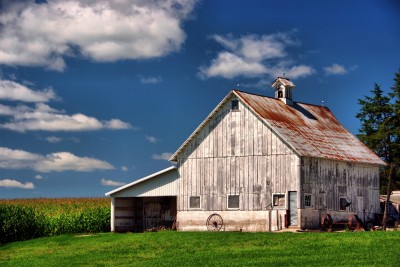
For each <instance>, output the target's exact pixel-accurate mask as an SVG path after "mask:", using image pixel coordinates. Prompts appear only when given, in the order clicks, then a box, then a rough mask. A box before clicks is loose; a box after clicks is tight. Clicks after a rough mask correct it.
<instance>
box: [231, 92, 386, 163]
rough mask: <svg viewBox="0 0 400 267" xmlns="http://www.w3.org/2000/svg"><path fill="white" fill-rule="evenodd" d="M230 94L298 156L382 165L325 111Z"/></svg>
mask: <svg viewBox="0 0 400 267" xmlns="http://www.w3.org/2000/svg"><path fill="white" fill-rule="evenodd" d="M233 93H234V94H235V95H236V96H237V97H238V98H239V99H240V100H241V101H242V102H243V103H245V104H246V105H247V106H248V107H249V108H250V109H251V110H253V112H254V113H255V114H257V115H258V116H259V118H260V119H262V120H263V121H264V122H265V123H266V124H267V125H269V126H270V127H271V129H272V130H273V131H274V132H275V133H276V134H277V135H278V136H279V137H280V138H281V139H282V140H283V141H284V142H285V143H286V144H287V145H288V146H290V147H291V148H292V149H293V150H294V151H295V152H296V153H297V154H298V155H300V156H307V157H317V158H327V159H333V160H341V161H350V162H362V163H370V164H379V165H385V162H384V161H383V160H381V159H380V158H379V157H378V156H377V155H376V154H375V153H374V152H372V151H371V150H370V149H369V148H368V147H367V146H365V145H364V144H363V143H362V142H361V141H360V140H359V139H358V138H357V137H355V136H354V135H353V134H351V133H350V132H349V131H348V130H347V129H346V128H344V127H343V126H342V125H341V124H340V122H339V121H338V120H337V119H336V118H335V116H334V115H333V113H332V112H331V111H330V110H329V108H327V107H323V106H317V105H311V104H304V103H298V102H294V103H293V105H286V104H285V103H283V102H282V101H281V100H279V99H276V98H270V97H266V96H260V95H254V94H249V93H245V92H241V91H236V90H234V91H233Z"/></svg>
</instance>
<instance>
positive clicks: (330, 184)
mask: <svg viewBox="0 0 400 267" xmlns="http://www.w3.org/2000/svg"><path fill="white" fill-rule="evenodd" d="M301 177H302V178H301V180H302V181H301V188H302V189H301V191H302V192H303V193H310V194H311V195H312V196H314V205H315V206H314V207H313V208H314V209H316V210H321V211H325V212H329V211H339V210H340V206H339V199H340V197H346V198H348V199H349V200H351V202H352V204H351V205H350V206H349V207H347V208H346V212H351V213H356V214H357V215H358V216H359V217H360V218H362V217H363V210H366V211H368V212H379V210H380V207H379V167H378V166H375V165H368V164H360V163H348V162H341V161H333V160H327V159H316V158H307V157H303V158H302V160H301ZM301 208H304V203H302V206H301Z"/></svg>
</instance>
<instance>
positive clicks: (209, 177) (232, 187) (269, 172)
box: [178, 101, 300, 211]
mask: <svg viewBox="0 0 400 267" xmlns="http://www.w3.org/2000/svg"><path fill="white" fill-rule="evenodd" d="M299 165H300V159H299V157H298V156H297V155H296V154H294V152H293V151H291V150H290V149H289V148H288V147H287V146H286V145H285V144H284V143H283V142H282V141H281V140H280V139H279V138H278V137H277V136H276V135H275V134H274V133H273V132H271V130H270V129H269V128H268V127H267V126H266V125H265V124H264V123H263V122H262V121H261V120H259V119H258V118H257V117H256V116H255V115H254V114H253V113H252V111H251V110H249V109H248V108H247V107H246V106H244V105H242V104H241V103H240V104H239V110H238V111H234V110H231V101H227V103H226V104H225V105H223V106H222V108H221V109H220V110H219V111H218V112H217V114H216V115H215V116H213V118H212V119H211V120H210V121H209V122H208V123H207V124H206V125H205V127H203V128H202V129H201V131H200V132H199V133H198V135H197V136H196V137H195V139H194V140H192V141H191V142H189V143H188V146H187V147H186V148H185V149H184V151H183V153H182V154H181V155H179V157H178V169H179V173H180V181H179V190H178V192H179V193H178V194H179V195H178V211H187V210H189V197H190V196H200V197H201V208H200V209H201V210H209V211H224V210H227V196H228V195H239V196H240V210H242V211H243V210H245V211H257V210H266V209H267V206H268V205H269V204H271V202H272V193H286V192H287V191H297V186H298V185H297V181H298V180H299V179H298V177H297V176H298V173H299V172H298V168H299Z"/></svg>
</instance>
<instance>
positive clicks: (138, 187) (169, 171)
mask: <svg viewBox="0 0 400 267" xmlns="http://www.w3.org/2000/svg"><path fill="white" fill-rule="evenodd" d="M178 178H179V174H178V172H177V171H176V167H175V166H171V167H169V168H166V169H164V170H161V171H159V172H156V173H153V174H151V175H148V176H146V177H144V178H141V179H139V180H136V181H134V182H132V183H129V184H126V185H123V186H121V187H119V188H117V189H114V190H112V191H110V192H107V193H106V194H105V195H106V196H111V197H114V196H117V197H126V196H129V197H135V196H164V195H165V196H167V195H168V196H176V195H177V185H176V181H177V179H178Z"/></svg>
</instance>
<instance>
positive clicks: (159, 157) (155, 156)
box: [151, 152, 173, 160]
mask: <svg viewBox="0 0 400 267" xmlns="http://www.w3.org/2000/svg"><path fill="white" fill-rule="evenodd" d="M172 155H173V154H172V153H168V152H165V153H162V154H153V155H152V156H151V158H152V159H156V160H169V159H170V158H171V157H172Z"/></svg>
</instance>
